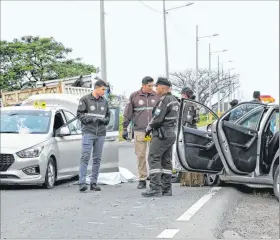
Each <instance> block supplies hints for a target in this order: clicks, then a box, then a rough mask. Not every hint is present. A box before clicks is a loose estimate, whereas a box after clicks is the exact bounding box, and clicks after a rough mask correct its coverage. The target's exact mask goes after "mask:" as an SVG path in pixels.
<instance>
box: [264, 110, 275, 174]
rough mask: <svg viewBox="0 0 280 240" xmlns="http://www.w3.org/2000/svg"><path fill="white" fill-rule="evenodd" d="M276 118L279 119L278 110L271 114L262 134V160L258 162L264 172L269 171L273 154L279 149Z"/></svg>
mask: <svg viewBox="0 0 280 240" xmlns="http://www.w3.org/2000/svg"><path fill="white" fill-rule="evenodd" d="M277 118H278V120H279V110H278V111H277V112H274V113H273V114H272V115H271V117H270V120H269V121H268V123H267V125H266V126H265V130H264V132H263V135H262V146H261V149H263V151H262V152H261V159H262V160H263V161H262V162H261V164H260V169H261V171H262V173H264V174H268V173H269V170H270V167H271V164H272V161H273V159H274V156H275V154H276V152H277V150H278V149H279V137H280V133H279V126H278V128H277V126H275V125H276V121H277Z"/></svg>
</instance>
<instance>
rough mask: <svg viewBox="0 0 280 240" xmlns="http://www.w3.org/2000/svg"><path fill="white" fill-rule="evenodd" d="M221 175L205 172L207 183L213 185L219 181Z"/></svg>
mask: <svg viewBox="0 0 280 240" xmlns="http://www.w3.org/2000/svg"><path fill="white" fill-rule="evenodd" d="M218 178H219V176H218V175H216V174H205V185H206V186H213V185H215V184H216V183H217V181H218Z"/></svg>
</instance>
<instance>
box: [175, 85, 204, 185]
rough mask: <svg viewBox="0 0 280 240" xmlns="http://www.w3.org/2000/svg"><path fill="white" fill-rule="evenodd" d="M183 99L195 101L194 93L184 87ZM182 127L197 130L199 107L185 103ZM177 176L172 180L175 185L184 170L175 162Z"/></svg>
mask: <svg viewBox="0 0 280 240" xmlns="http://www.w3.org/2000/svg"><path fill="white" fill-rule="evenodd" d="M181 97H182V98H184V99H191V100H195V95H194V92H193V91H192V90H191V89H190V88H189V87H184V88H183V89H182V91H181ZM181 121H182V125H183V126H187V127H190V128H197V122H198V121H199V112H198V111H197V106H196V105H195V104H193V103H185V106H184V111H183V115H182V120H181ZM175 167H176V168H180V169H176V171H177V176H176V178H174V179H172V182H173V183H180V181H181V177H182V171H181V170H182V168H181V167H180V164H178V163H177V162H175Z"/></svg>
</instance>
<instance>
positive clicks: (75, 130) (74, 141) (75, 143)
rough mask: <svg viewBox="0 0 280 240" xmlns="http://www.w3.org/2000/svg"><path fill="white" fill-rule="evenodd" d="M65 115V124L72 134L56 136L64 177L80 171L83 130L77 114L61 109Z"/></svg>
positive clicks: (61, 170) (61, 173)
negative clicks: (76, 116)
mask: <svg viewBox="0 0 280 240" xmlns="http://www.w3.org/2000/svg"><path fill="white" fill-rule="evenodd" d="M61 113H62V114H63V116H64V119H65V123H64V126H66V127H68V128H69V131H70V135H68V136H56V137H55V139H56V141H57V147H58V151H59V161H60V166H61V168H60V171H59V174H60V175H61V176H64V177H68V176H76V175H78V172H79V164H80V158H81V150H82V148H81V139H82V131H81V124H80V123H79V120H78V119H77V118H75V115H74V114H73V113H71V112H69V111H67V110H61Z"/></svg>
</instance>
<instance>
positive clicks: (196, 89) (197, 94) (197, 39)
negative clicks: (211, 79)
mask: <svg viewBox="0 0 280 240" xmlns="http://www.w3.org/2000/svg"><path fill="white" fill-rule="evenodd" d="M216 36H219V34H218V33H214V34H212V35H208V36H201V37H200V36H199V34H198V25H196V41H195V42H196V54H195V55H196V71H195V77H196V82H195V92H196V96H197V101H198V102H199V89H198V42H199V39H201V38H210V37H216ZM209 49H210V45H209ZM210 68H211V65H210V67H209V69H210ZM210 71H211V70H210Z"/></svg>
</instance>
